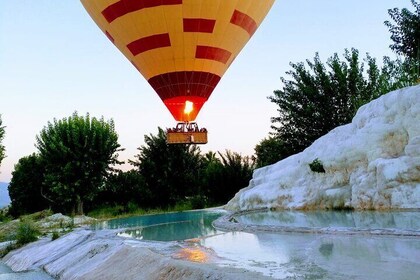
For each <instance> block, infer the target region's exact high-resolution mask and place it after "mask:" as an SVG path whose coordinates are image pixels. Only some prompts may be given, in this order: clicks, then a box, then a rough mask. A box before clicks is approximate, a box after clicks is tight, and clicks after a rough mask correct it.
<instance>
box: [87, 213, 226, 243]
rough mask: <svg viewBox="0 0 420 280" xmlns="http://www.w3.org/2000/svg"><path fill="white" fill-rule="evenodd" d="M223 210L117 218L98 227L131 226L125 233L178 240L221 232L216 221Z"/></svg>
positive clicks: (141, 237)
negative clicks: (216, 226) (213, 223)
mask: <svg viewBox="0 0 420 280" xmlns="http://www.w3.org/2000/svg"><path fill="white" fill-rule="evenodd" d="M224 213H225V212H222V211H189V212H178V213H167V214H158V215H147V216H138V217H130V218H124V219H116V220H111V221H107V222H105V223H101V224H98V225H95V229H102V228H108V229H118V228H128V229H126V230H124V231H123V232H122V233H120V234H119V235H120V236H123V237H132V238H136V239H142V240H156V241H176V240H186V239H191V238H196V237H201V236H208V235H214V234H216V233H218V231H217V230H216V229H214V227H213V226H212V222H213V221H214V220H215V219H217V218H218V217H220V216H221V215H223V214H224Z"/></svg>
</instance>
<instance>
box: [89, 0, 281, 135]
mask: <svg viewBox="0 0 420 280" xmlns="http://www.w3.org/2000/svg"><path fill="white" fill-rule="evenodd" d="M81 2H82V4H83V6H84V7H85V9H86V10H87V12H88V13H89V15H90V16H91V17H92V19H93V20H94V21H95V23H96V24H97V25H98V26H99V28H100V29H101V30H102V31H103V32H104V33H105V34H106V36H107V37H108V38H109V40H111V42H112V43H113V44H114V45H115V46H116V47H117V48H118V49H119V50H120V51H121V52H122V53H123V54H124V55H125V56H126V57H127V58H128V60H130V61H131V63H132V64H133V65H134V67H135V68H136V69H137V70H138V71H139V72H140V73H141V74H142V75H143V77H144V78H145V79H146V80H147V81H148V82H149V84H150V85H151V86H152V88H153V89H154V90H155V91H156V93H157V94H158V95H159V97H160V98H161V99H162V101H163V103H164V104H165V105H166V107H167V108H168V110H169V112H170V113H171V114H172V116H173V117H174V118H175V120H176V121H178V122H180V123H178V125H177V127H175V128H174V129H169V130H168V133H167V141H168V143H207V131H206V130H205V129H199V128H198V126H197V124H196V123H194V122H193V121H194V120H195V119H196V117H197V115H198V113H199V112H200V110H201V108H202V107H203V105H204V103H205V102H206V101H207V100H208V99H209V97H210V95H211V93H212V92H213V90H214V88H215V87H216V86H217V84H218V83H219V81H220V79H221V78H222V76H223V74H224V73H225V72H226V70H227V69H228V67H229V66H230V64H231V63H232V62H233V60H234V59H235V58H236V56H237V55H238V54H239V52H240V51H241V50H242V48H243V47H244V46H245V44H246V43H247V42H248V41H249V39H250V38H251V37H252V35H253V34H254V32H255V31H256V30H257V28H258V26H259V25H260V24H261V22H262V21H263V19H264V18H265V16H266V15H267V13H268V12H269V10H270V8H271V6H272V5H273V3H274V0H81Z"/></svg>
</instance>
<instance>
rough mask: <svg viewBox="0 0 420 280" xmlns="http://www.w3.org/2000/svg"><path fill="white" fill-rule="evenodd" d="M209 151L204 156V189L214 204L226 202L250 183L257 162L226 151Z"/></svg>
mask: <svg viewBox="0 0 420 280" xmlns="http://www.w3.org/2000/svg"><path fill="white" fill-rule="evenodd" d="M218 154H219V156H220V159H218V158H216V157H215V154H214V153H208V154H207V155H206V156H205V157H204V161H205V163H204V167H203V172H202V180H203V186H204V187H203V189H205V190H207V193H206V194H207V196H208V197H209V199H210V201H211V203H212V204H224V203H227V202H228V201H229V199H231V198H232V197H233V196H234V195H235V193H237V192H238V191H239V190H240V189H241V188H244V187H246V186H247V185H248V184H249V180H250V179H251V177H252V172H253V170H254V167H255V164H254V161H253V160H252V158H251V157H248V156H242V155H240V154H238V153H235V152H231V151H226V153H225V154H222V153H220V152H219V153H218Z"/></svg>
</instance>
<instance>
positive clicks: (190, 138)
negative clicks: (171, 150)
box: [166, 122, 207, 144]
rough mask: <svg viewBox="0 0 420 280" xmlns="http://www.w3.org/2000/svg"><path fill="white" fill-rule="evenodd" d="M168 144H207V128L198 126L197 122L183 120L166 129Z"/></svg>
mask: <svg viewBox="0 0 420 280" xmlns="http://www.w3.org/2000/svg"><path fill="white" fill-rule="evenodd" d="M166 143H168V144H207V129H205V128H201V129H199V128H198V125H197V123H195V122H181V123H178V124H177V125H176V127H174V128H168V129H167V131H166Z"/></svg>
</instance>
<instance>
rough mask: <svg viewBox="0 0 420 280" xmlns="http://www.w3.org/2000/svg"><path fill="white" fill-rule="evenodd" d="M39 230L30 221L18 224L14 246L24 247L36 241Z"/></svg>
mask: <svg viewBox="0 0 420 280" xmlns="http://www.w3.org/2000/svg"><path fill="white" fill-rule="evenodd" d="M39 234H40V232H39V230H38V229H37V228H36V227H35V225H34V224H33V223H32V222H30V221H25V220H24V221H22V222H20V224H19V226H18V228H17V232H16V244H17V245H25V244H27V243H30V242H33V241H36V240H38V235H39Z"/></svg>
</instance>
